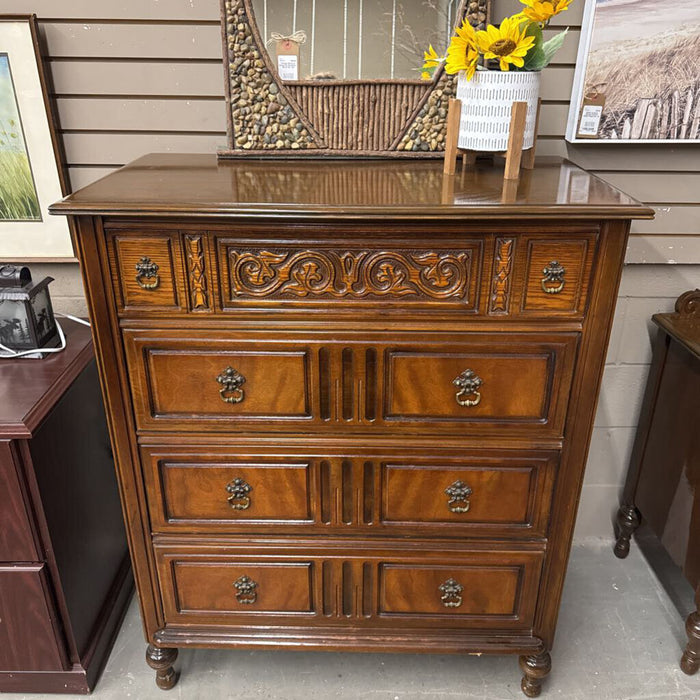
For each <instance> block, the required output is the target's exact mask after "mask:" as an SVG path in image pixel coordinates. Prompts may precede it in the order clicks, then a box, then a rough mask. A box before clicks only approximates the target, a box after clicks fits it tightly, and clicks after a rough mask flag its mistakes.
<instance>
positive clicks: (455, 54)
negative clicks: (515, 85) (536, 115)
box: [422, 0, 573, 80]
mask: <svg viewBox="0 0 700 700" xmlns="http://www.w3.org/2000/svg"><path fill="white" fill-rule="evenodd" d="M520 2H521V3H522V4H523V5H524V8H523V9H522V10H521V11H520V12H518V13H517V14H515V15H512V16H511V17H506V18H505V19H504V20H503V21H502V22H501V24H500V26H498V27H495V26H493V25H491V24H489V25H488V26H487V27H486V29H485V30H482V31H476V30H475V29H474V27H472V25H471V24H469V21H468V20H465V21H464V23H463V24H462V26H461V27H458V28H457V29H456V31H455V35H454V36H453V37H452V39H451V40H450V45H449V47H448V48H447V54H446V55H445V56H438V54H437V52H436V51H435V49H433V47H432V45H431V46H430V47H429V48H428V51H426V52H424V55H423V58H424V64H423V69H422V77H423V78H424V79H426V80H429V79H431V78H432V77H433V73H434V72H435V70H436V69H437V67H438V66H440V65H441V64H442V63H443V62H444V64H445V71H446V72H447V73H449V74H451V75H453V74H455V73H459V72H460V71H464V73H465V76H466V78H467V80H471V79H472V78H473V77H474V73H475V72H476V71H477V70H500V71H509V70H511V68H512V69H513V70H521V71H541V70H542V69H543V68H545V67H546V66H548V65H549V64H550V62H551V61H552V58H553V57H554V54H555V53H556V52H557V51H558V50H559V49H560V48H561V46H562V44H563V43H564V38H565V37H566V33H567V31H568V30H566V29H565V30H564V31H563V32H560V33H559V34H556V35H555V36H553V37H552V38H551V39H549V40H548V41H544V39H543V36H542V30H543V29H544V28H545V27H546V26H547V25H548V24H549V23H550V21H551V19H552V17H555V16H556V15H558V14H559V13H561V12H564V11H565V10H567V9H568V8H569V5H571V3H572V2H573V0H546V1H544V2H541V1H540V0H520Z"/></svg>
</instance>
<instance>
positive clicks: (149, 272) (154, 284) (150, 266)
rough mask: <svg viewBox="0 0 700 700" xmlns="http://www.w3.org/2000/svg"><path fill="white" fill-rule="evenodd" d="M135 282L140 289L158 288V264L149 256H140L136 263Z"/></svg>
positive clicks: (150, 289)
mask: <svg viewBox="0 0 700 700" xmlns="http://www.w3.org/2000/svg"><path fill="white" fill-rule="evenodd" d="M136 272H137V273H138V274H137V275H136V282H137V283H138V285H139V287H141V289H146V290H148V291H153V290H154V289H158V285H159V284H160V275H159V274H158V265H157V264H156V263H154V262H153V260H151V259H150V258H149V257H146V256H144V257H142V258H141V260H139V261H138V262H137V263H136Z"/></svg>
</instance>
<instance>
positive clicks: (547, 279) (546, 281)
mask: <svg viewBox="0 0 700 700" xmlns="http://www.w3.org/2000/svg"><path fill="white" fill-rule="evenodd" d="M542 272H543V273H544V277H543V278H542V280H541V284H542V290H543V291H544V292H545V294H559V292H561V290H562V289H564V275H565V274H566V270H565V269H564V267H563V266H562V265H560V264H559V263H558V262H557V261H556V260H552V262H551V263H549V265H547V267H545V268H544V270H542ZM552 285H554V286H552Z"/></svg>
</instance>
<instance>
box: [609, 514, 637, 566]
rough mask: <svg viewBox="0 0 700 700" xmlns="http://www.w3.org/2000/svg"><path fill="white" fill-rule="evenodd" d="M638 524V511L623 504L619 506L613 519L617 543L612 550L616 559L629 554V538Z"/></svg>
mask: <svg viewBox="0 0 700 700" xmlns="http://www.w3.org/2000/svg"><path fill="white" fill-rule="evenodd" d="M640 523H641V520H640V518H639V511H638V510H637V509H636V508H635V507H634V506H630V505H624V504H623V505H621V506H620V509H619V510H618V511H617V518H616V519H615V525H616V527H615V534H616V536H617V541H616V542H615V549H614V550H613V551H614V552H615V556H616V557H617V558H618V559H624V558H625V557H626V556H627V555H628V554H629V553H630V537H632V534H633V533H634V531H635V530H636V529H637V528H638V527H639V525H640Z"/></svg>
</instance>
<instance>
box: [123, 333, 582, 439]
mask: <svg viewBox="0 0 700 700" xmlns="http://www.w3.org/2000/svg"><path fill="white" fill-rule="evenodd" d="M294 335H295V334H291V337H290V334H284V333H272V332H255V331H248V332H243V333H238V332H234V331H217V332H216V333H211V332H207V331H202V330H191V331H155V330H154V331H138V330H126V331H124V339H125V345H126V350H127V359H128V364H129V369H130V373H131V383H132V390H133V395H134V402H135V409H136V418H137V422H138V425H139V427H140V428H141V429H143V430H173V429H175V430H180V431H183V432H193V431H200V430H213V431H230V430H231V429H232V427H233V426H244V425H245V427H246V429H248V430H264V431H267V432H269V431H289V430H291V429H294V428H296V429H301V430H304V431H308V430H314V431H326V432H328V431H338V430H339V429H340V428H341V426H342V429H343V430H345V429H348V428H350V429H352V428H353V427H354V426H365V427H366V426H374V427H373V430H376V429H377V428H383V429H384V430H385V431H386V430H390V431H392V432H394V431H406V432H416V431H419V430H424V429H425V428H426V427H428V426H429V427H430V429H431V430H433V431H440V432H452V433H458V434H460V435H464V431H465V429H469V430H470V431H472V432H473V433H474V434H478V433H489V432H490V433H495V434H499V435H501V434H504V435H505V434H509V435H510V434H520V435H532V434H537V435H539V436H545V435H546V436H552V437H558V436H561V435H562V433H563V428H564V419H565V416H566V406H567V403H568V397H569V389H570V386H571V378H572V374H573V365H574V357H575V352H576V346H577V342H578V334H576V333H558V334H535V333H529V334H524V333H512V334H497V333H492V334H486V333H451V334H450V336H449V342H445V340H444V338H445V336H444V335H442V334H428V333H426V334H420V333H418V334H417V333H402V332H400V331H397V332H395V333H392V334H391V335H388V334H383V333H367V334H362V335H355V334H349V333H345V334H343V333H338V334H328V333H322V332H319V333H315V334H313V335H311V334H309V335H306V336H301V337H299V338H298V339H294ZM470 382H471V385H469V383H470ZM474 382H477V384H474ZM470 386H471V388H470Z"/></svg>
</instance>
